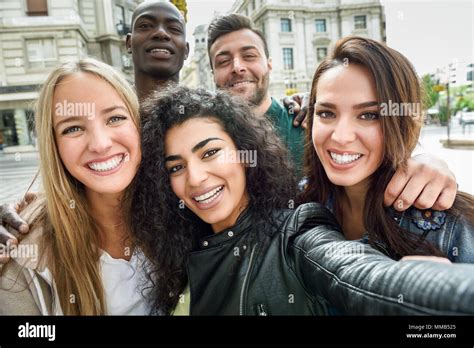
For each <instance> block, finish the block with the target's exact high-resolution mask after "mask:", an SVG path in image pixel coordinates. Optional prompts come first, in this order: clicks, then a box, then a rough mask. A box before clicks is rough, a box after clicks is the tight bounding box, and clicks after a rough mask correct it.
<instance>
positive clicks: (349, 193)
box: [340, 182, 368, 240]
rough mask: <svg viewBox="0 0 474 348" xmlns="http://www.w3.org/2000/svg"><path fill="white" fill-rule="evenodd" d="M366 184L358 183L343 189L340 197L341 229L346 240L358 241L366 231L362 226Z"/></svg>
mask: <svg viewBox="0 0 474 348" xmlns="http://www.w3.org/2000/svg"><path fill="white" fill-rule="evenodd" d="M367 190H368V183H367V182H360V183H358V184H356V185H353V186H346V187H344V193H345V194H344V196H343V197H341V198H342V199H341V202H340V206H341V210H342V211H341V213H340V214H341V215H342V229H343V232H344V236H345V237H346V238H347V239H350V240H353V239H360V238H362V237H363V235H364V233H365V231H366V229H365V226H364V207H365V198H366V196H367Z"/></svg>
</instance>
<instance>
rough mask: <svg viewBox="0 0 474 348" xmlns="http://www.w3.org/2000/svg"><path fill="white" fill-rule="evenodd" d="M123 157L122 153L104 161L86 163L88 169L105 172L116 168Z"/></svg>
mask: <svg viewBox="0 0 474 348" xmlns="http://www.w3.org/2000/svg"><path fill="white" fill-rule="evenodd" d="M123 157H124V156H123V154H122V155H117V156H115V157H112V158H111V159H109V160H107V161H105V162H94V163H88V164H87V165H88V166H89V168H90V169H92V170H95V171H96V172H106V171H108V170H112V169H115V168H117V167H118V166H119V164H120V163H121V162H122V159H123Z"/></svg>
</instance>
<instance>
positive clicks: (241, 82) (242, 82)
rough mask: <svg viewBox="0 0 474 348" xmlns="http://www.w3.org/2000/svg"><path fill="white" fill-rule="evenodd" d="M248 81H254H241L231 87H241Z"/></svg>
mask: <svg viewBox="0 0 474 348" xmlns="http://www.w3.org/2000/svg"><path fill="white" fill-rule="evenodd" d="M248 83H253V81H239V82H236V83H234V84H232V85H231V87H239V86H242V85H246V84H248Z"/></svg>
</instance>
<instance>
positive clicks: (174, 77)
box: [126, 1, 189, 101]
mask: <svg viewBox="0 0 474 348" xmlns="http://www.w3.org/2000/svg"><path fill="white" fill-rule="evenodd" d="M126 47H127V50H128V52H129V53H131V54H132V58H133V64H134V69H135V71H134V72H135V88H136V90H137V94H138V98H139V100H140V101H142V100H144V99H145V98H146V97H147V96H148V95H149V94H150V92H152V91H154V90H156V89H157V88H158V87H164V86H166V85H167V84H168V83H170V82H171V83H179V72H180V70H181V68H182V67H183V63H184V60H186V59H187V57H188V54H189V45H188V43H187V42H186V24H185V21H184V17H183V15H182V14H181V13H180V12H179V10H178V8H176V6H174V5H173V4H172V3H170V2H159V1H149V2H143V3H141V4H140V5H138V6H137V8H136V9H135V11H134V12H133V15H132V33H131V34H128V35H127V38H126Z"/></svg>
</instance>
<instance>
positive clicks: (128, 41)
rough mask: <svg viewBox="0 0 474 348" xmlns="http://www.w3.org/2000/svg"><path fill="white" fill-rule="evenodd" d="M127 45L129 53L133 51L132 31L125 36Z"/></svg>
mask: <svg viewBox="0 0 474 348" xmlns="http://www.w3.org/2000/svg"><path fill="white" fill-rule="evenodd" d="M125 47H127V52H128V53H132V34H130V33H128V34H127V36H126V37H125Z"/></svg>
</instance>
